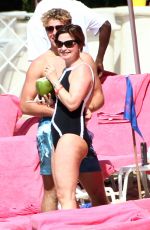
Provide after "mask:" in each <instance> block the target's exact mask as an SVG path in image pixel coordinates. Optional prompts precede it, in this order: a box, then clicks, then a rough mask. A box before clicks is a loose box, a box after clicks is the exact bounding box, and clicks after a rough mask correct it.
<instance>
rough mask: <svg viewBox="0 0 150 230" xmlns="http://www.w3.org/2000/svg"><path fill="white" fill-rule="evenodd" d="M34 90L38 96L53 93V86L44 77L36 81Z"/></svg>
mask: <svg viewBox="0 0 150 230" xmlns="http://www.w3.org/2000/svg"><path fill="white" fill-rule="evenodd" d="M36 90H37V93H38V94H39V95H40V96H43V95H47V94H49V93H51V94H53V93H54V88H53V85H52V84H51V82H50V81H49V80H48V79H47V78H46V77H42V78H39V79H38V80H37V81H36Z"/></svg>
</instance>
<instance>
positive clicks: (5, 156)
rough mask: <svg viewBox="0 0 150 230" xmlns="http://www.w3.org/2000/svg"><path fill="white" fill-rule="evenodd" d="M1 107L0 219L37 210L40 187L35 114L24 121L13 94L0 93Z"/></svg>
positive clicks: (38, 207) (38, 209)
mask: <svg viewBox="0 0 150 230" xmlns="http://www.w3.org/2000/svg"><path fill="white" fill-rule="evenodd" d="M0 111H1V112H0V114H1V115H0V180H1V181H0V194H1V195H0V220H1V218H6V217H12V216H17V215H23V214H24V215H26V214H33V213H38V212H39V211H40V204H41V198H42V192H43V190H42V189H43V187H42V179H41V176H40V173H39V158H38V152H37V148H36V136H35V134H36V128H37V124H38V123H37V122H36V123H35V120H36V121H37V118H30V119H29V120H30V127H29V125H28V126H27V125H26V123H27V121H26V122H25V123H23V120H21V119H20V117H21V111H20V108H19V99H18V98H17V97H16V96H14V95H6V94H5V95H0ZM32 120H33V121H34V122H33V121H32ZM31 121H32V122H31ZM17 123H18V125H17ZM20 123H23V124H22V126H21V128H20V130H19V125H20ZM33 123H34V125H33ZM16 127H17V129H16ZM33 133H34V135H33ZM14 134H15V135H18V136H14Z"/></svg>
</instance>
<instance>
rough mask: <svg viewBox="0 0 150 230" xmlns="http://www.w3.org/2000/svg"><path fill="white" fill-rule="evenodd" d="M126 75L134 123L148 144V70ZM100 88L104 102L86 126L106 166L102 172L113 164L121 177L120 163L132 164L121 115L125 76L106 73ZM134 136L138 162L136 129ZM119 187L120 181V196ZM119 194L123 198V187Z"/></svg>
mask: <svg viewBox="0 0 150 230" xmlns="http://www.w3.org/2000/svg"><path fill="white" fill-rule="evenodd" d="M130 79H131V81H132V85H133V91H134V100H135V108H136V114H137V121H138V125H139V128H140V130H141V132H142V134H143V136H144V139H145V141H146V142H147V145H148V146H150V128H149V114H150V106H149V98H150V84H149V83H150V74H141V75H130ZM102 88H103V92H104V97H105V104H104V106H103V107H102V108H101V109H100V110H99V111H98V112H95V113H94V114H93V117H92V119H91V120H90V121H89V124H88V128H89V129H90V130H91V131H92V132H93V134H94V139H93V145H94V148H95V150H96V152H97V155H98V158H99V160H100V163H101V165H102V167H103V169H105V170H106V172H105V175H111V174H112V171H113V170H109V169H113V168H114V171H116V172H119V171H120V176H121V177H122V175H121V174H124V173H125V172H127V171H126V169H125V168H123V167H124V166H125V167H126V166H129V165H132V164H135V160H134V154H133V139H132V132H131V125H130V123H129V122H128V121H126V120H124V119H123V112H124V104H125V95H126V81H125V76H122V75H116V76H109V77H107V78H106V80H105V81H104V82H103V84H102ZM135 136H136V143H137V152H138V156H137V157H138V160H139V163H140V162H141V151H140V143H141V142H142V141H143V140H142V139H141V137H140V136H139V135H138V134H136V133H135ZM106 162H107V164H106ZM131 167H132V166H131ZM131 167H129V169H131ZM134 168H135V167H134ZM107 169H108V170H107ZM145 170H146V169H145ZM131 171H132V170H131ZM128 173H129V171H128ZM120 183H121V182H120ZM121 190H122V185H121V184H120V193H121V196H122V191H121ZM123 198H124V200H125V199H126V189H125V194H124V197H123Z"/></svg>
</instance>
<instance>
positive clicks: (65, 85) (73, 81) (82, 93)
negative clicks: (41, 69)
mask: <svg viewBox="0 0 150 230" xmlns="http://www.w3.org/2000/svg"><path fill="white" fill-rule="evenodd" d="M55 43H56V46H57V48H58V53H59V55H60V56H61V57H62V58H63V60H64V61H65V64H66V68H65V70H64V72H63V74H62V76H61V77H60V79H59V80H58V77H57V73H56V69H55V68H54V66H50V65H48V66H47V67H46V68H45V74H46V76H47V78H48V79H49V80H50V81H51V83H52V84H53V86H54V89H55V94H56V95H57V101H56V104H55V110H54V115H53V118H52V127H51V128H52V139H53V144H54V154H53V157H52V170H53V178H54V183H55V187H56V192H57V197H58V200H59V202H60V204H61V207H62V209H72V208H77V203H76V198H75V191H76V186H77V182H78V176H79V167H80V163H81V161H82V159H83V158H84V157H85V156H86V154H87V152H88V148H89V144H90V139H89V135H88V133H87V129H86V126H85V121H84V112H85V109H86V107H87V106H88V104H89V102H90V99H91V95H92V91H93V86H94V74H93V71H92V68H91V67H90V66H89V65H88V64H86V63H84V62H83V60H82V59H81V58H80V52H81V51H82V49H83V46H84V34H83V32H82V29H81V27H80V26H78V25H72V24H71V25H66V26H64V27H63V28H61V29H59V30H58V32H57V33H56V37H55Z"/></svg>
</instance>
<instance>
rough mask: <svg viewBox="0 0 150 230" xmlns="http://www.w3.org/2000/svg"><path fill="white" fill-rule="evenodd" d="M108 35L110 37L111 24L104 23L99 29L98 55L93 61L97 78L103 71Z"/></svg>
mask: <svg viewBox="0 0 150 230" xmlns="http://www.w3.org/2000/svg"><path fill="white" fill-rule="evenodd" d="M110 35H111V24H110V23H109V21H105V23H104V24H103V25H102V26H101V27H100V29H99V48H98V53H97V57H96V61H95V62H96V65H97V72H98V75H99V76H101V74H102V72H103V70H104V67H103V59H104V55H105V52H106V49H107V46H108V43H109V40H110Z"/></svg>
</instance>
